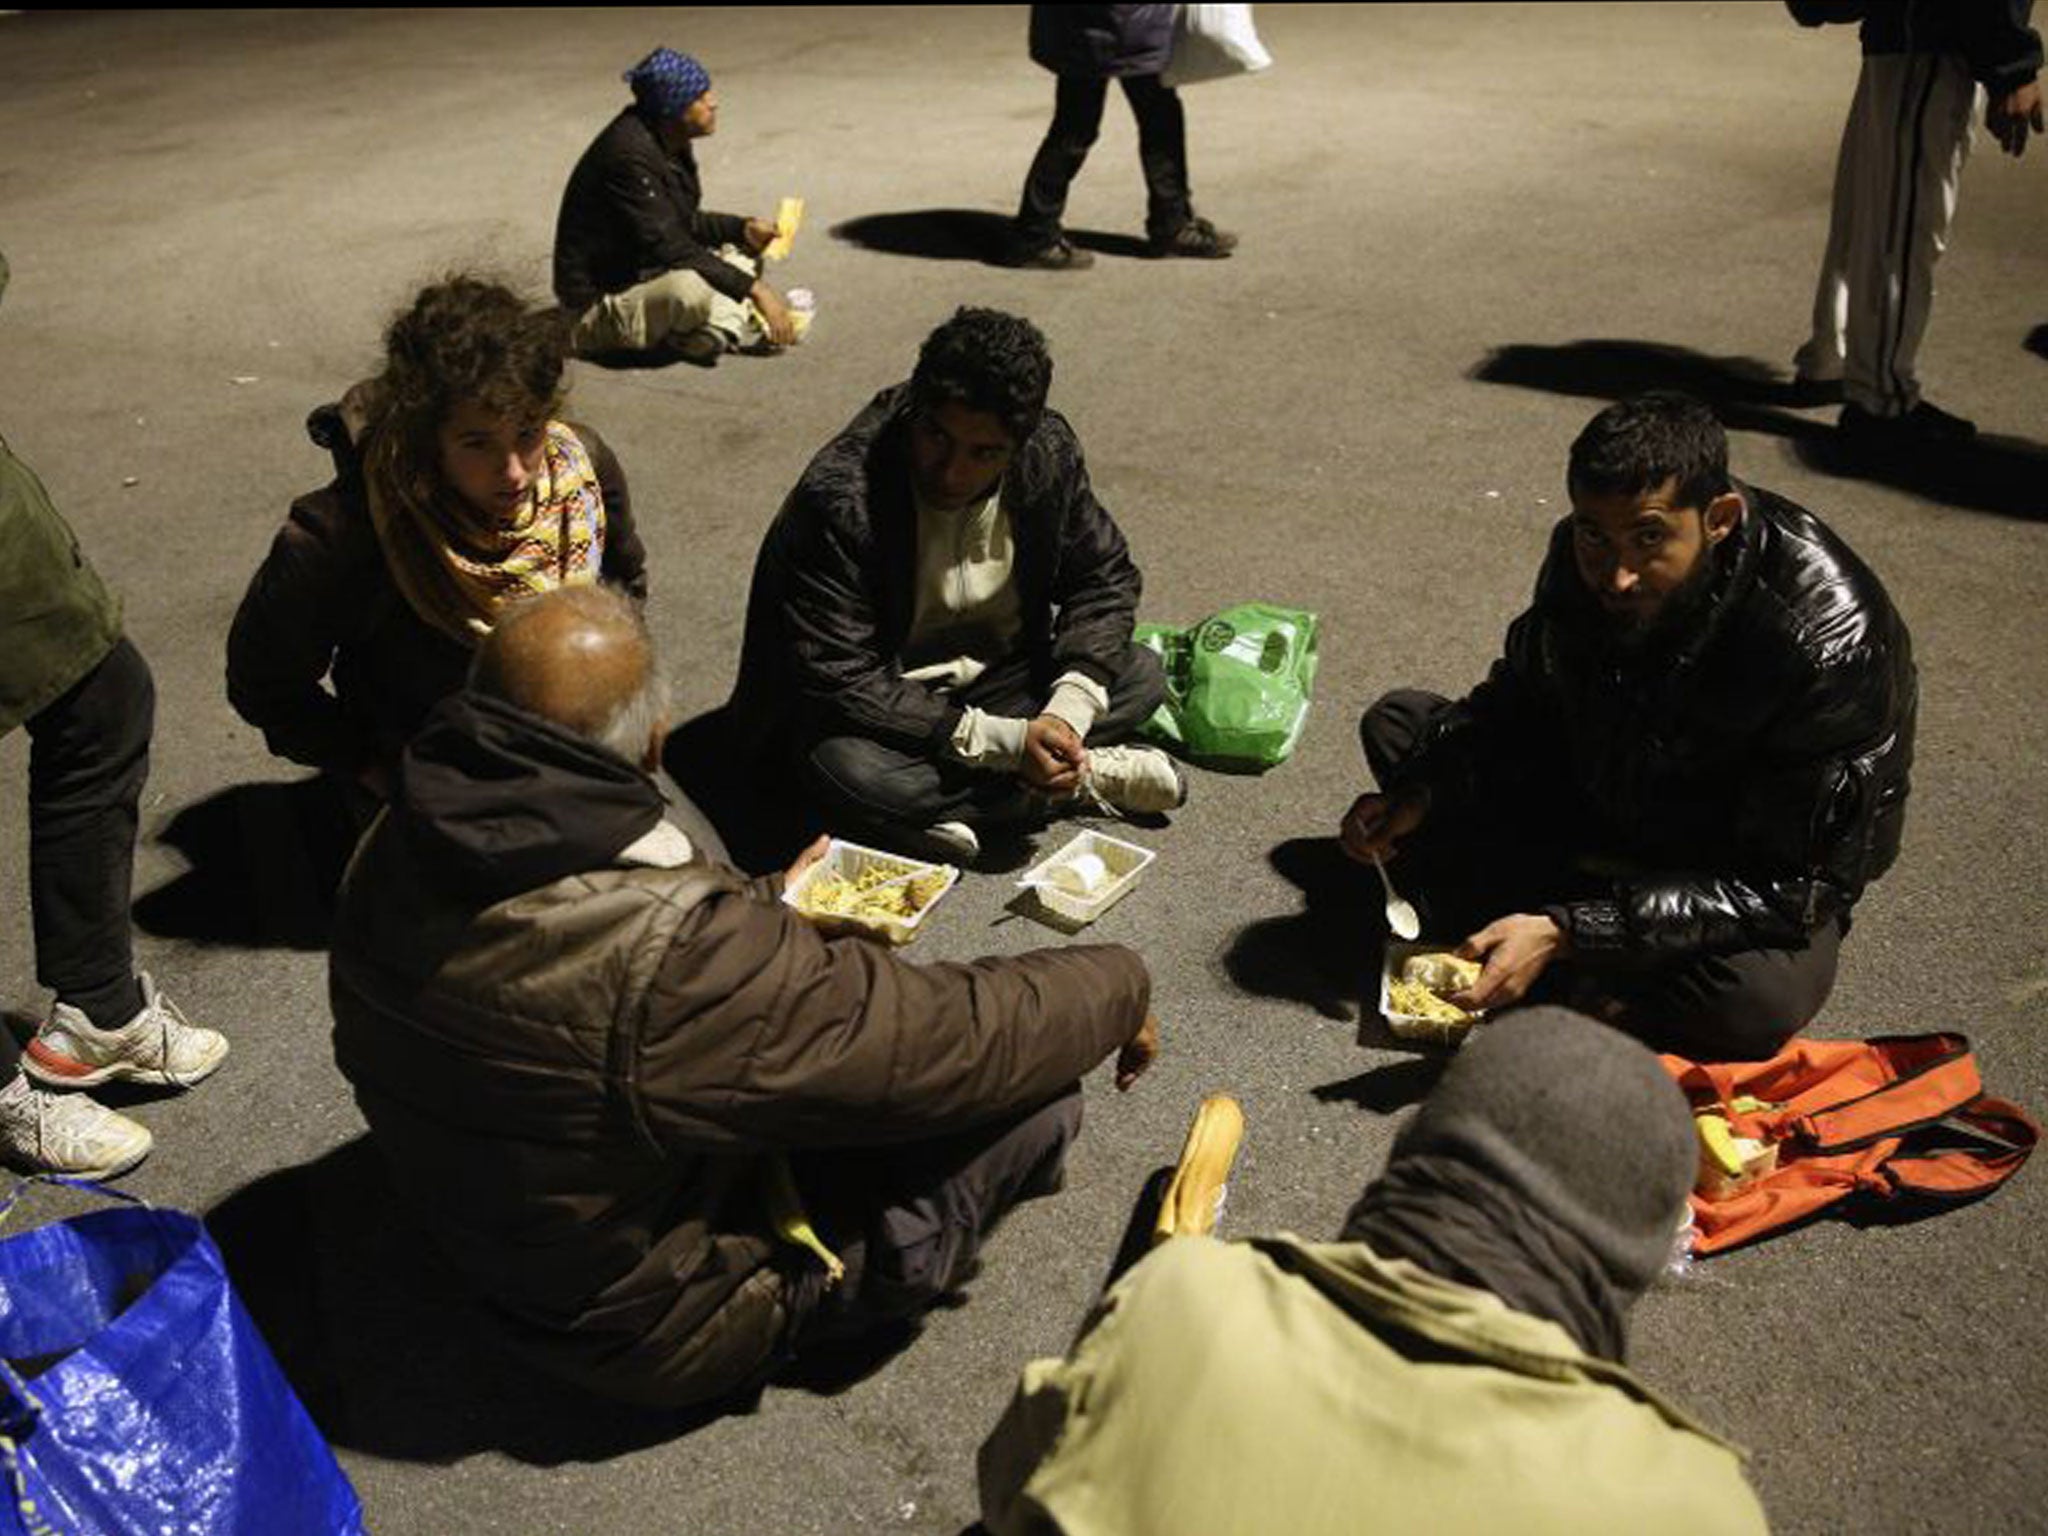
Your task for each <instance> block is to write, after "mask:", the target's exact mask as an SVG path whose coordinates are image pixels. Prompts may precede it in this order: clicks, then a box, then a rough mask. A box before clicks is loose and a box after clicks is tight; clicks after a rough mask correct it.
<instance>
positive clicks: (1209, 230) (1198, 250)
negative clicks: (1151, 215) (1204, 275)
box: [1151, 219, 1237, 261]
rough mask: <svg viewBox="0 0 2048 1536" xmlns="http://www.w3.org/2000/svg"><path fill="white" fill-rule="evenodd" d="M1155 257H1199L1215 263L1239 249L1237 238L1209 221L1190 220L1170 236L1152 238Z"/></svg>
mask: <svg viewBox="0 0 2048 1536" xmlns="http://www.w3.org/2000/svg"><path fill="white" fill-rule="evenodd" d="M1151 245H1152V254H1153V255H1154V256H1198V257H1203V258H1206V259H1208V260H1211V261H1214V260H1216V259H1218V258H1220V257H1224V256H1228V255H1229V254H1230V253H1231V252H1232V251H1234V250H1236V249H1237V236H1235V235H1233V234H1229V233H1227V232H1225V231H1223V230H1220V229H1218V228H1217V227H1216V226H1215V225H1214V224H1211V223H1210V222H1209V221H1208V220H1207V219H1189V220H1188V221H1187V223H1185V224H1183V225H1181V227H1180V228H1179V229H1176V230H1175V231H1174V232H1173V233H1172V234H1170V235H1154V236H1153V237H1152V242H1151Z"/></svg>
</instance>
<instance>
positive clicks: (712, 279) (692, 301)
mask: <svg viewBox="0 0 2048 1536" xmlns="http://www.w3.org/2000/svg"><path fill="white" fill-rule="evenodd" d="M621 78H622V79H624V80H625V82H626V84H627V85H629V86H630V87H632V91H633V104H632V105H631V106H629V107H627V108H625V109H624V110H623V111H622V112H620V113H619V114H618V116H617V117H615V118H613V119H612V121H611V123H610V124H609V125H608V126H607V127H606V128H605V130H604V132H602V133H600V134H599V135H598V136H597V138H596V140H595V141H593V142H592V144H591V145H590V147H589V148H588V149H587V150H585V151H584V153H583V158H582V159H581V160H579V161H578V162H577V163H576V168H575V170H574V171H572V172H571V173H570V176H569V185H568V188H567V189H566V190H565V191H564V192H563V194H562V207H561V213H560V215H559V217H558V218H557V220H556V224H555V256H554V288H555V297H556V299H557V300H558V301H560V303H561V305H562V308H563V309H564V310H565V311H566V312H567V313H568V315H569V316H570V319H571V323H572V324H571V332H570V345H571V346H572V348H573V349H574V350H575V352H576V354H577V355H578V356H579V357H585V358H589V359H592V360H594V361H599V362H603V361H607V360H612V361H618V362H628V361H632V362H645V361H649V360H653V361H660V362H675V361H683V362H692V363H696V364H699V365H700V366H704V367H710V366H711V365H713V364H715V363H716V362H717V361H718V359H719V358H720V357H722V356H723V355H724V354H725V353H727V352H730V351H737V350H740V349H742V348H749V349H751V348H753V347H757V346H758V347H761V348H765V349H770V350H773V349H779V348H782V347H786V346H789V345H790V344H791V343H793V342H794V341H795V340H796V339H797V323H796V321H795V319H794V318H793V317H792V315H791V313H790V308H789V304H788V302H787V301H786V300H785V299H784V298H783V296H782V295H781V294H780V293H778V292H777V291H776V290H775V289H774V288H773V287H772V286H771V285H770V284H769V283H768V282H767V281H766V280H765V279H763V278H762V277H761V276H760V253H761V252H762V251H763V250H764V249H766V248H767V246H768V244H769V242H770V241H772V240H773V239H774V238H775V233H776V229H775V221H774V220H772V219H761V218H746V217H743V216H741V215H739V214H731V213H714V212H711V211H710V210H708V209H706V208H704V206H703V201H704V192H703V183H702V180H701V178H700V176H699V174H698V170H697V156H696V148H695V144H696V141H697V140H698V139H703V138H709V137H710V136H711V135H712V134H714V133H716V132H717V131H718V93H717V91H715V90H713V89H712V86H711V72H710V71H709V70H707V69H706V68H705V67H704V65H703V64H702V63H701V62H700V61H699V60H697V59H695V58H693V57H691V56H690V55H689V54H687V53H679V52H677V51H676V50H675V49H673V48H656V49H655V50H654V51H653V52H652V53H650V54H648V55H647V56H646V57H645V58H644V59H642V60H640V62H639V63H637V64H635V65H634V66H633V67H632V68H631V69H629V70H627V71H626V72H625V73H624V74H623V76H621Z"/></svg>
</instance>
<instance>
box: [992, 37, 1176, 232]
mask: <svg viewBox="0 0 2048 1536" xmlns="http://www.w3.org/2000/svg"><path fill="white" fill-rule="evenodd" d="M1120 83H1121V84H1122V86H1123V88H1124V99H1125V100H1126V101H1128V102H1129V103H1130V104H1131V115H1132V116H1133V117H1135V118H1136V119H1137V120H1138V163H1139V165H1140V166H1142V167H1143V168H1144V172H1145V229H1146V232H1147V233H1148V234H1150V235H1152V236H1154V237H1155V238H1165V237H1167V236H1170V235H1172V234H1173V233H1174V232H1175V231H1176V230H1178V229H1179V228H1180V227H1181V226H1182V225H1183V224H1185V223H1187V221H1188V220H1189V219H1190V218H1192V217H1193V216H1194V208H1193V205H1192V203H1191V201H1190V199H1189V195H1188V135H1187V118H1186V115H1185V114H1184V113H1183V112H1182V110H1181V104H1180V94H1179V93H1178V92H1177V91H1175V90H1174V89H1173V88H1172V87H1171V86H1167V85H1162V84H1161V83H1160V81H1159V77H1158V76H1157V75H1125V76H1124V77H1123V78H1122V80H1121V82H1120ZM1108 98H1109V82H1108V81H1107V80H1102V79H1093V78H1088V77H1085V76H1080V75H1061V76H1060V77H1059V90H1058V93H1057V95H1056V96H1055V97H1054V101H1053V115H1052V126H1051V127H1049V128H1048V129H1046V131H1045V139H1044V141H1043V142H1042V143H1041V144H1040V145H1039V146H1038V153H1037V154H1036V155H1035V156H1033V157H1032V161H1031V169H1030V171H1029V172H1028V173H1026V175H1025V178H1024V200H1023V203H1022V205H1021V206H1020V207H1019V208H1018V210H1017V234H1018V239H1019V241H1020V243H1021V244H1023V245H1025V246H1027V247H1030V248H1032V249H1037V248H1039V247H1042V246H1047V245H1050V244H1052V242H1053V241H1055V240H1057V239H1058V238H1059V235H1060V216H1061V215H1062V214H1063V213H1065V212H1066V208H1067V188H1068V187H1070V186H1071V185H1073V181H1074V178H1075V177H1076V176H1078V175H1079V174H1080V173H1081V166H1082V164H1083V163H1084V162H1085V161H1086V160H1087V159H1088V151H1089V150H1090V149H1092V148H1094V147H1095V138H1096V135H1097V134H1099V133H1100V132H1101V131H1102V109H1103V106H1104V104H1105V103H1106V102H1107V101H1108Z"/></svg>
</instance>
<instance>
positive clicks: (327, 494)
mask: <svg viewBox="0 0 2048 1536" xmlns="http://www.w3.org/2000/svg"><path fill="white" fill-rule="evenodd" d="M570 425H571V426H572V427H573V429H574V431H575V433H576V435H577V437H578V438H580V439H581V440H582V442H583V446H584V447H585V448H587V449H588V450H589V451H590V457H591V463H592V466H593V467H594V468H595V469H596V471H597V478H598V490H599V493H600V494H601V495H602V496H603V498H604V514H605V534H604V555H603V558H602V560H601V561H600V564H599V572H600V575H601V577H602V579H603V580H604V581H605V582H607V583H608V584H610V585H612V586H615V587H618V588H619V589H620V590H622V591H624V592H626V593H628V594H630V595H631V596H632V597H634V598H636V599H643V600H644V599H645V598H646V596H647V551H646V549H645V548H644V547H643V546H642V545H641V542H640V535H639V534H638V532H636V531H635V529H634V527H633V507H632V501H631V498H630V496H629V495H628V493H627V490H626V477H625V474H624V472H623V471H621V470H620V468H619V461H618V460H617V459H616V458H615V457H613V455H612V451H611V449H610V448H608V447H606V446H605V442H604V439H603V438H601V437H599V436H598V435H597V434H596V433H595V432H593V431H592V430H591V429H590V428H589V427H586V426H582V425H580V424H578V423H573V422H572V423H570ZM306 427H307V431H308V433H309V434H310V435H311V436H312V438H313V440H314V441H315V442H316V443H318V444H320V445H321V446H322V447H324V448H328V449H330V450H331V451H332V452H333V454H334V466H335V476H334V480H333V483H331V484H330V485H327V486H325V487H324V488H322V489H320V490H317V491H314V492H312V493H311V494H309V495H305V496H301V497H300V498H299V499H298V500H297V501H295V502H293V503H292V509H291V513H290V515H289V516H288V517H287V518H286V519H285V524H284V527H283V528H281V529H280V530H278V534H277V537H276V539H275V540H274V541H273V542H272V544H271V546H270V553H269V554H268V555H267V556H265V557H264V561H263V564H262V565H260V566H258V567H257V570H256V574H255V576H254V577H253V578H251V580H250V582H249V590H248V592H247V593H246V594H245V595H244V596H243V598H242V606H241V607H240V608H238V609H237V610H236V611H235V621H234V625H233V627H232V628H231V629H230V630H229V631H228V702H229V703H230V704H232V705H234V707H235V713H236V714H238V715H240V716H241V717H242V718H243V719H244V720H246V721H248V722H249V723H250V724H251V725H253V726H255V727H257V728H258V729H259V730H261V731H262V732H263V739H264V741H265V743H266V744H267V745H268V746H269V748H270V750H271V751H272V752H274V753H276V754H277V755H278V756H279V757H284V758H289V759H290V760H291V761H293V762H295V763H305V764H307V765H308V766H310V767H315V768H324V769H327V770H329V771H330V772H333V773H337V774H341V775H343V776H350V775H353V774H354V773H356V772H357V771H358V770H360V769H362V768H363V767H365V766H367V765H368V764H370V763H372V762H381V763H385V764H387V765H388V764H390V763H391V762H393V761H395V760H396V758H397V755H398V750H399V748H400V747H402V746H403V745H404V744H405V741H406V739H407V738H408V737H410V736H411V735H412V733H413V732H414V731H415V730H416V729H418V727H419V723H420V721H421V720H423V719H424V718H425V717H426V713H427V711H428V710H429V709H431V708H433V706H434V705H435V704H437V703H438V702H440V701H441V700H442V699H444V698H446V697H447V696H448V695H449V694H451V693H453V692H455V690H456V689H458V688H460V687H461V686H462V684H463V681H464V679H465V678H466V677H467V676H468V675H469V660H470V656H471V654H472V653H471V650H470V648H469V647H468V646H465V645H463V644H462V643H460V642H459V641H457V640H456V639H454V638H453V637H452V636H450V635H449V634H448V633H447V632H446V631H445V630H442V629H439V628H437V627H436V626H434V625H432V624H429V623H428V622H427V621H426V620H424V619H422V618H421V617H420V616H419V615H418V614H417V613H415V612H413V609H412V605H411V604H409V603H408V602H407V601H406V599H405V596H404V594H403V593H401V592H400V591H399V590H398V587H397V585H396V584H395V583H394V582H393V581H392V579H391V572H390V568H389V567H388V566H387V565H386V564H385V563H384V551H383V547H382V546H381V545H380V544H379V543H378V542H377V530H376V528H375V527H374V526H373V525H372V523H371V521H370V509H369V503H368V501H367V500H366V498H365V493H364V489H363V476H362V465H361V461H360V459H359V458H358V456H357V453H356V448H355V445H354V443H353V442H352V441H351V440H350V437H349V433H348V430H347V428H346V427H345V426H343V424H342V421H341V417H340V414H339V412H338V411H337V410H336V409H335V408H334V407H332V406H329V407H324V408H323V409H321V410H318V411H315V412H314V413H313V416H312V418H311V419H310V420H308V422H307V424H306ZM330 672H331V673H332V677H333V691H332V692H329V691H328V689H327V688H325V687H323V686H322V681H323V680H324V679H326V678H327V677H328V676H329V674H330Z"/></svg>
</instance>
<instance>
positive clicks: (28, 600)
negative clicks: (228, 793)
mask: <svg viewBox="0 0 2048 1536" xmlns="http://www.w3.org/2000/svg"><path fill="white" fill-rule="evenodd" d="M6 286H7V264H6V261H5V259H4V258H0V291H4V290H5V288H6ZM155 702H156V695H155V689H154V685H153V684H152V682H151V679H150V675H149V667H148V664H147V663H145V662H144V661H143V659H142V653H141V652H139V651H138V650H136V649H135V647H134V645H133V644H132V643H130V642H129V640H128V639H127V638H126V637H125V636H124V635H123V634H122V633H121V605H120V602H119V600H118V599H117V598H115V597H114V595H113V594H112V593H111V592H109V591H108V590H107V587H106V584H105V583H104V582H102V581H101V580H100V578H99V575H98V573H97V572H95V571H94V570H93V568H92V567H91V566H90V565H88V564H87V563H86V559H85V556H84V554H83V553H81V551H80V550H79V547H78V540H77V538H76V537H75V536H74V535H73V533H72V532H71V529H70V528H69V526H67V525H66V523H65V522H64V519H63V518H62V517H60V516H58V514H57V509H56V508H55V507H53V506H52V505H51V504H50V498H49V495H48V493H47V492H45V491H44V489H43V485H42V482H41V481H40V480H38V479H37V478H36V476H35V474H34V472H33V471H31V470H30V469H29V467H28V466H27V465H26V464H24V463H22V462H21V460H19V459H17V458H16V457H15V456H14V452H13V450H12V449H11V448H9V447H8V446H7V444H6V443H5V442H4V441H0V736H4V735H6V734H7V733H8V732H9V731H11V730H13V729H14V728H15V727H16V726H18V725H25V726H26V727H27V728H28V734H29V791H28V825H29V905H30V912H31V916H32V920H33V925H34V930H35V946H36V978H37V980H39V981H40V982H42V984H43V985H44V986H46V987H48V988H49V989H50V990H51V991H53V992H54V993H56V995H57V1001H56V1005H55V1007H54V1009H53V1010H52V1011H51V1014H50V1016H49V1018H48V1019H47V1020H46V1021H45V1022H44V1023H43V1025H42V1027H41V1028H40V1029H38V1030H37V1031H36V1034H35V1038H34V1039H33V1040H31V1041H30V1042H29V1044H28V1047H27V1050H26V1051H25V1052H24V1051H23V1050H22V1049H21V1047H20V1046H19V1045H18V1044H17V1043H16V1041H15V1039H14V1037H13V1035H12V1034H11V1033H9V1032H8V1031H7V1030H5V1029H0V1161H5V1162H7V1163H9V1164H11V1165H13V1166H15V1167H20V1168H27V1169H29V1170H31V1171H35V1172H51V1173H67V1174H74V1175H79V1176H83V1177H88V1178H111V1177H113V1176H114V1175H115V1174H117V1173H123V1172H125V1171H127V1170H128V1169H130V1168H132V1167H134V1166H135V1165H136V1164H137V1163H139V1162H140V1161H142V1159H143V1158H144V1157H145V1156H146V1155H147V1154H148V1152H149V1148H150V1135H149V1132H148V1131H147V1130H146V1129H145V1128H144V1127H142V1126H141V1125H138V1124H137V1123H136V1122H135V1121H133V1120H130V1119H129V1118H127V1117H126V1116H125V1115H117V1114H115V1113H114V1112H113V1111H112V1110H109V1109H106V1108H104V1107H103V1106H101V1105H99V1104H96V1103H94V1102H93V1101H92V1100H90V1099H88V1098H86V1097H85V1096H84V1095H83V1094H81V1093H76V1092H71V1093H65V1092H58V1093H50V1092H45V1091H43V1090H44V1089H45V1088H50V1089H59V1090H64V1089H74V1090H75V1089H83V1088H90V1087H94V1086H96V1085H98V1084H100V1083H104V1082H110V1081H113V1080H115V1079H126V1080H128V1081H131V1082H142V1083H153V1084H173V1085H175V1086H178V1087H189V1086H190V1085H191V1084H193V1083H195V1082H197V1081H198V1080H199V1079H200V1078H202V1077H204V1076H206V1075H207V1074H208V1073H209V1072H211V1071H213V1070H214V1068H216V1067H218V1066H219V1065H220V1063H221V1060H222V1059H223V1058H224V1057H225V1056H226V1055H227V1050H228V1045H227V1041H226V1040H224V1039H222V1038H221V1036H220V1035H219V1034H217V1033H215V1032H214V1031H213V1030H210V1029H202V1028H199V1027H197V1026H195V1025H193V1024H191V1023H189V1022H188V1021H187V1020H186V1019H185V1017H184V1015H183V1014H181V1013H180V1012H179V1011H178V1008H177V1005H176V1004H175V1003H173V1002H171V1000H170V999H169V998H167V997H165V996H164V995H163V994H162V993H161V992H159V991H158V990H157V989H156V986H155V984H154V983H153V982H152V981H151V980H150V978H149V977H148V976H147V975H146V974H144V975H138V974H137V973H136V971H135V963H134V953H133V946H132V936H131V934H130V933H129V929H128V895H129V887H130V882H131V880H132V879H133V875H134V865H135V831H136V814H137V806H138V805H139V804H140V801H141V796H142V784H143V780H144V779H145V778H146V777H147V776H148V774H149V739H150V728H151V723H152V720H153V718H154V712H155ZM39 1085H40V1086H39Z"/></svg>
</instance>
